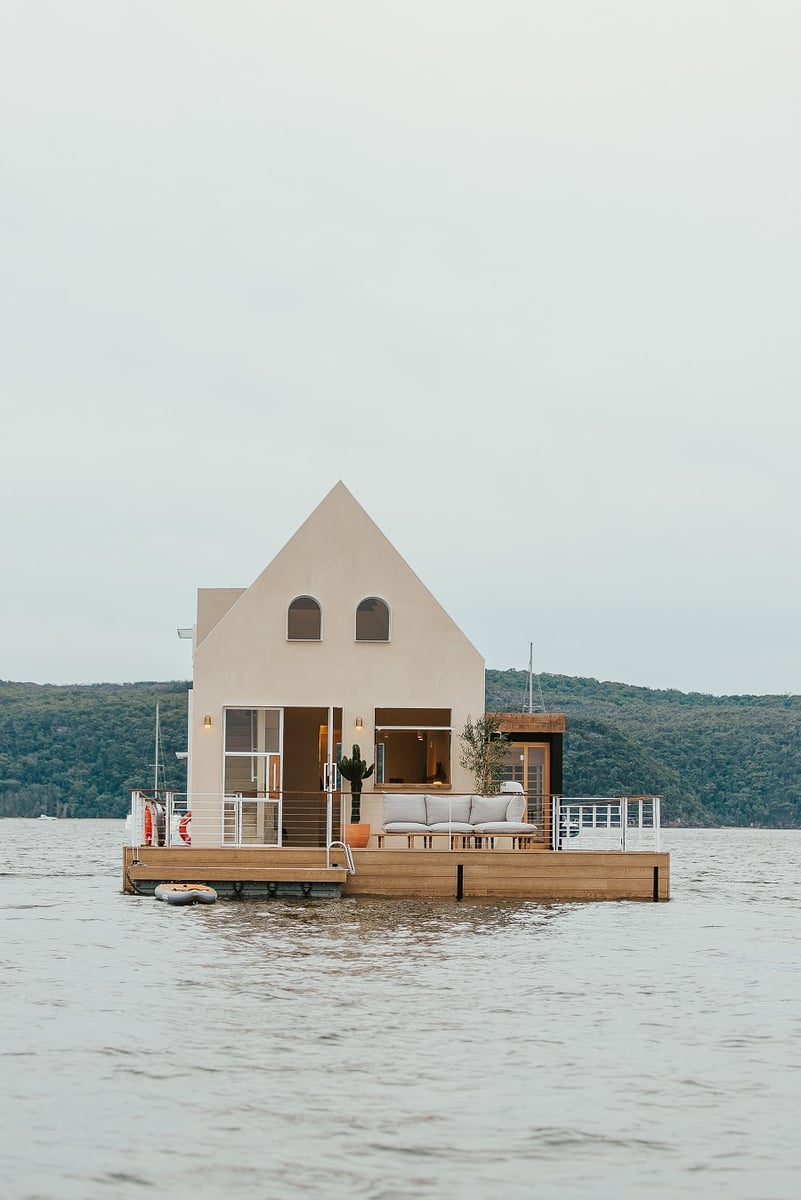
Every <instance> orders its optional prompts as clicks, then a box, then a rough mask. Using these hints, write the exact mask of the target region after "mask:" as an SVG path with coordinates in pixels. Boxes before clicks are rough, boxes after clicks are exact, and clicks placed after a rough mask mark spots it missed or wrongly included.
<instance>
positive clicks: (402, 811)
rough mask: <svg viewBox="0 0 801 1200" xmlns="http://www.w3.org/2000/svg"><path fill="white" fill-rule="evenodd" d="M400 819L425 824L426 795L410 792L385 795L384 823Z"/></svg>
mask: <svg viewBox="0 0 801 1200" xmlns="http://www.w3.org/2000/svg"><path fill="white" fill-rule="evenodd" d="M398 821H404V822H406V823H408V822H409V821H412V822H417V823H418V824H419V825H425V824H427V822H426V798H425V796H422V795H421V796H416V795H414V794H410V793H408V792H407V793H403V794H399V795H395V796H387V795H385V796H384V824H385V825H386V824H387V823H388V822H392V823H393V824H394V823H396V822H398Z"/></svg>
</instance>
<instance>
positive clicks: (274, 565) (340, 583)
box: [197, 480, 478, 653]
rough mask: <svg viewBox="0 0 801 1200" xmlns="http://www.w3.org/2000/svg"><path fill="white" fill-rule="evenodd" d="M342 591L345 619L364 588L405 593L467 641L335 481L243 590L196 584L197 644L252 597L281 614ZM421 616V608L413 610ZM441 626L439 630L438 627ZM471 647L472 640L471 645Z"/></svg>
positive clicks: (392, 598)
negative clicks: (291, 605)
mask: <svg viewBox="0 0 801 1200" xmlns="http://www.w3.org/2000/svg"><path fill="white" fill-rule="evenodd" d="M332 590H337V591H339V592H343V590H344V592H346V593H348V604H347V606H346V607H347V614H346V618H347V620H348V621H351V620H352V613H353V605H354V603H358V600H360V599H363V598H365V597H366V596H370V595H378V596H382V597H384V598H386V599H387V600H388V602H389V603H390V606H391V607H393V606H394V605H396V604H397V603H398V598H399V597H403V596H405V597H408V598H409V599H410V602H411V603H410V607H411V605H412V604H413V607H414V608H415V609H419V610H423V612H424V613H426V612H427V614H428V617H427V619H428V620H429V621H431V620H433V621H434V622H435V623H436V624H439V625H441V626H443V627H444V626H449V627H450V628H449V630H448V632H449V635H450V636H451V637H453V635H454V634H457V635H458V636H459V637H460V638H463V639H464V641H465V642H466V643H467V644H468V645H471V643H470V642H469V640H468V639H467V638H466V637H465V635H464V634H463V633H462V632H461V630H459V628H458V626H457V625H456V623H455V622H454V621H453V620H452V618H451V617H450V616H449V615H448V614H447V613H446V612H445V610H444V609H443V608H442V606H441V605H440V604H439V601H437V600H436V598H435V597H434V596H433V595H432V593H431V592H430V591H429V590H428V588H427V587H426V586H425V584H423V583H422V581H421V580H420V579H419V577H418V576H417V575H416V574H415V572H414V571H413V570H412V568H411V567H410V566H409V564H408V563H407V562H406V560H405V559H404V558H403V557H402V556H401V555H400V554H399V553H398V551H397V550H396V549H395V547H394V546H393V545H392V543H391V542H390V541H389V540H388V538H387V537H386V536H385V535H384V534H383V533H382V531H381V530H380V529H379V527H378V526H377V525H376V523H375V522H374V521H373V519H372V517H370V516H369V514H368V513H367V512H366V511H365V509H364V508H362V506H361V505H360V504H359V502H358V501H357V500H356V499H355V497H354V496H353V495H352V494H351V492H350V491H349V490H348V488H347V487H346V486H345V484H344V483H343V482H342V481H341V480H340V481H339V482H338V483H336V484H335V485H334V487H333V488H331V490H330V492H328V494H327V495H326V496H325V497H324V498H323V499H322V500H321V502H320V503H319V504H318V505H317V507H316V508H315V509H314V511H313V512H312V513H311V514H310V515H309V516H308V517H307V518H306V520H305V521H304V522H303V524H302V525H301V526H300V527H299V528H298V530H297V531H296V532H295V533H294V534H293V535H292V537H291V538H290V539H289V541H288V542H287V543H286V544H285V545H284V546H283V548H282V549H281V550H279V551H278V553H277V554H276V555H275V557H274V558H273V559H272V560H271V562H270V563H268V565H267V566H266V567H265V568H264V570H263V571H262V572H261V574H260V575H259V576H258V577H257V578H256V579H255V580H254V582H253V583H252V584H251V585H250V587H249V588H246V589H245V590H244V591H241V592H240V591H239V590H238V589H210V590H207V589H202V590H201V591H200V592H199V599H198V629H197V646H198V647H200V646H202V644H203V642H204V641H205V640H206V639H207V638H209V637H210V636H211V635H212V634H216V633H218V632H222V629H223V628H224V627H225V626H227V625H228V624H229V623H231V622H234V623H235V622H236V621H237V619H238V615H239V613H240V612H242V613H243V615H244V612H243V610H244V609H247V608H249V607H250V605H252V604H254V603H258V604H259V605H261V606H263V605H264V604H265V603H267V602H268V600H269V599H273V601H274V602H275V603H277V605H278V608H279V609H280V612H281V614H282V615H281V620H282V621H283V620H284V615H283V614H285V611H286V604H287V602H288V600H289V599H291V598H292V597H293V596H296V595H304V594H308V595H310V596H314V597H315V598H317V599H320V600H321V601H323V600H324V599H325V596H324V595H321V593H326V592H331V591H332ZM418 615H422V614H418ZM443 632H444V629H443ZM472 649H473V651H474V652H475V653H478V651H476V650H475V647H472Z"/></svg>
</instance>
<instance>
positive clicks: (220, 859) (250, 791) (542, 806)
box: [123, 483, 669, 900]
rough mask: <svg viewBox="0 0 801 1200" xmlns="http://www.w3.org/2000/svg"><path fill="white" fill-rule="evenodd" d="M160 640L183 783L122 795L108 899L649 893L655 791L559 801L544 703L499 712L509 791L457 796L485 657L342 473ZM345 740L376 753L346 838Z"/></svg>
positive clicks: (662, 882) (657, 867)
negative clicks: (180, 680)
mask: <svg viewBox="0 0 801 1200" xmlns="http://www.w3.org/2000/svg"><path fill="white" fill-rule="evenodd" d="M179 632H180V633H181V634H182V635H185V634H188V633H191V634H192V636H193V643H194V679H193V687H192V689H191V690H190V692H189V751H188V791H187V794H186V795H185V796H177V795H175V794H172V793H167V794H165V795H164V796H162V795H160V794H158V793H154V794H148V793H147V792H144V791H142V790H141V789H137V790H135V791H134V792H133V793H132V810H131V821H130V833H131V838H130V845H127V846H125V847H124V848H123V888H124V890H125V891H127V892H137V893H140V894H152V893H153V890H154V889H155V887H156V886H157V885H158V883H159V882H175V881H189V880H200V881H204V882H205V883H206V884H208V885H211V886H212V887H213V888H214V889H217V890H222V891H223V893H224V894H227V895H232V896H239V897H242V896H245V895H262V896H265V895H266V896H272V895H278V894H279V893H280V894H290V895H301V896H313V895H321V894H325V895H330V894H337V895H338V894H345V895H353V896H358V895H362V896H367V895H378V896H412V895H422V896H456V898H457V899H458V898H462V897H467V896H477V897H479V896H483V897H489V896H492V897H511V896H516V897H526V898H529V899H539V900H555V899H593V898H594V899H622V898H625V897H637V898H641V897H643V896H647V897H648V898H653V899H667V897H668V895H669V857H668V856H667V855H664V854H661V853H660V852H659V851H658V832H659V805H658V797H634V798H629V799H626V798H622V797H611V798H607V799H602V798H597V797H595V798H588V799H587V800H586V801H578V800H576V799H568V798H565V797H562V796H560V793H561V788H562V739H563V734H564V727H565V718H564V716H563V715H562V714H559V713H533V712H528V713H504V714H503V717H502V721H501V727H500V728H501V731H502V733H504V734H505V735H506V738H507V747H506V751H505V759H504V766H503V772H502V774H503V782H502V783H501V785H500V786H501V789H502V792H508V791H510V790H511V791H512V792H513V793H514V794H513V795H512V797H511V799H509V800H508V801H507V799H506V798H505V796H504V795H499V796H495V797H490V798H486V797H478V796H474V795H472V793H473V790H474V787H475V780H474V779H473V777H472V776H471V775H470V774H469V773H468V772H467V771H465V770H464V769H463V768H462V767H461V765H460V758H461V749H462V744H461V740H460V734H461V732H462V730H463V729H464V725H465V723H466V721H467V720H468V718H469V717H478V716H479V715H480V714H482V713H483V711H484V661H483V659H482V657H481V655H480V654H479V653H478V651H477V650H476V649H475V647H474V646H473V645H471V643H470V642H469V641H468V639H467V638H466V637H465V636H464V634H463V633H462V632H461V631H460V630H459V629H458V628H457V626H456V625H455V624H454V622H453V621H452V620H451V618H450V617H449V616H448V614H447V613H446V612H445V611H444V609H443V608H442V606H441V605H440V604H439V603H438V602H437V601H436V600H435V598H434V597H433V596H432V595H431V593H430V592H429V591H428V589H427V588H426V587H425V586H424V585H423V583H421V581H420V580H419V579H418V577H417V576H416V575H415V573H414V571H412V569H411V568H410V567H409V566H408V564H407V563H406V562H405V561H404V560H403V558H402V557H401V556H400V555H399V554H398V552H397V551H396V550H395V549H394V547H393V546H392V545H391V544H390V543H389V542H388V541H387V539H386V538H385V537H384V535H383V533H381V531H380V529H378V527H377V526H376V525H375V523H374V522H373V521H372V520H371V519H370V517H369V516H368V515H367V513H366V512H365V511H364V509H363V508H362V507H361V506H360V505H359V504H358V503H357V502H356V500H355V499H354V498H353V496H352V495H351V494H350V492H349V491H348V489H347V488H346V487H345V486H344V484H342V483H338V484H336V486H335V487H334V488H332V490H331V491H330V492H329V493H328V495H327V496H326V497H325V498H324V499H323V501H322V502H321V503H320V504H319V505H318V507H317V508H316V509H315V510H314V512H313V513H312V514H311V516H310V517H308V519H307V520H306V521H305V522H304V523H303V525H301V527H300V529H298V531H297V532H296V533H295V534H294V535H293V536H292V537H291V538H290V540H289V541H288V542H287V544H286V545H285V546H284V548H283V549H282V550H280V551H279V553H278V554H277V555H276V556H275V558H274V559H273V561H272V562H271V563H270V564H269V565H268V566H267V567H266V568H265V569H264V571H263V572H262V573H261V575H259V577H258V579H256V581H255V582H254V583H253V584H251V586H250V587H248V588H213V589H201V590H200V591H199V593H198V607H197V622H196V625H195V626H194V629H192V630H180V631H179ZM354 743H355V744H358V745H359V746H360V748H361V753H362V755H363V756H364V757H365V758H366V759H367V760H368V761H373V762H374V763H375V770H374V772H373V773H372V775H371V777H370V778H369V779H368V780H367V782H366V784H365V788H364V791H363V794H362V805H361V808H362V812H361V819H362V822H364V823H365V824H368V823H369V825H370V827H371V837H370V841H369V843H368V844H367V846H366V847H365V848H364V849H355V848H354V847H356V846H357V844H358V843H357V841H356V839H355V836H354V835H353V833H352V832H347V833H346V830H345V827H346V825H347V823H348V822H349V821H350V812H349V806H350V805H349V800H350V798H349V794H348V789H347V788H345V789H344V790H342V791H341V790H340V780H339V778H338V771H337V767H336V764H337V761H338V759H339V758H340V757H341V756H342V755H343V754H344V755H350V754H351V750H352V747H353V745H354ZM521 793H523V794H524V796H521ZM488 806H489V808H490V809H492V812H493V813H495V815H490V814H489V813H488V811H487V810H488ZM520 806H522V807H520ZM457 809H458V810H459V811H460V812H462V815H461V816H459V815H458V813H457ZM496 809H497V812H495V810H496ZM513 809H515V810H516V812H517V815H516V816H514V815H511V814H512V810H513ZM399 812H400V813H401V814H403V815H399ZM481 814H484V815H481ZM523 815H524V816H525V819H523V820H521V816H523ZM423 816H424V817H425V823H424V824H423V823H422V817H423ZM476 816H479V818H480V819H479V820H478V821H477V820H476ZM398 826H400V828H399V827H398ZM343 837H346V838H347V840H348V844H347V845H345V844H343ZM635 848H636V850H637V851H638V852H637V853H629V852H628V851H629V849H635ZM549 850H551V851H559V853H551V854H549V853H547V851H549ZM543 851H545V852H546V853H543ZM609 851H612V853H609ZM616 851H617V852H616ZM195 886H196V885H195Z"/></svg>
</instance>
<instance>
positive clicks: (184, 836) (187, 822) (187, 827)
mask: <svg viewBox="0 0 801 1200" xmlns="http://www.w3.org/2000/svg"><path fill="white" fill-rule="evenodd" d="M178 833H179V834H180V835H181V840H182V841H184V842H186V844H187V846H191V844H192V814H191V812H188V813H185V814H184V815H183V816H182V817H181V819H180V821H179V822H178Z"/></svg>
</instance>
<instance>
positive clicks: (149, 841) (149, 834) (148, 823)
mask: <svg viewBox="0 0 801 1200" xmlns="http://www.w3.org/2000/svg"><path fill="white" fill-rule="evenodd" d="M145 845H146V846H152V845H153V810H152V809H151V807H150V805H149V804H146V805H145Z"/></svg>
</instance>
